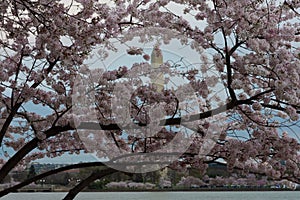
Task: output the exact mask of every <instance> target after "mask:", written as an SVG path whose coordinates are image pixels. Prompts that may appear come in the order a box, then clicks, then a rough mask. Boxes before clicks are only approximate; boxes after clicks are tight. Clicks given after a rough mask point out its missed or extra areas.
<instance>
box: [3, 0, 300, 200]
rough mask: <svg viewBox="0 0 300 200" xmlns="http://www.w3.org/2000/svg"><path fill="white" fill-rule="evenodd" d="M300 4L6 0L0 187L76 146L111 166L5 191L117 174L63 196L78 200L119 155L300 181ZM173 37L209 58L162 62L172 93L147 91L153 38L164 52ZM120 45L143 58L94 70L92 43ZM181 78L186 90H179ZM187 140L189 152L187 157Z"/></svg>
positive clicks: (272, 0)
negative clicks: (220, 165) (219, 165)
mask: <svg viewBox="0 0 300 200" xmlns="http://www.w3.org/2000/svg"><path fill="white" fill-rule="evenodd" d="M299 7H300V2H299V1H297V0H294V1H292V0H286V1H280V0H265V1H257V0H255V1H254V0H228V1H227V0H209V1H193V0H185V1H183V0H173V1H167V0H159V1H149V0H123V1H122V0H120V1H106V2H102V1H93V0H76V1H75V0H74V1H53V0H51V1H50V0H38V1H31V0H4V1H1V3H0V23H1V26H0V35H1V38H0V43H1V50H0V52H1V58H0V95H1V96H0V100H1V101H0V124H1V126H0V145H1V148H2V153H1V155H2V156H1V169H0V180H3V179H4V178H5V176H7V175H8V173H9V172H10V171H11V170H13V169H15V168H18V167H19V168H20V167H23V166H24V165H25V164H26V163H28V162H30V161H32V160H36V159H38V158H42V157H45V156H47V157H57V156H60V155H62V154H63V153H65V152H68V153H71V154H72V153H81V152H84V151H86V152H88V151H95V152H96V153H97V154H98V156H99V157H106V158H110V159H111V160H110V161H108V162H107V163H105V162H95V163H82V164H78V165H76V164H75V165H72V166H69V167H67V168H62V169H57V170H55V171H52V172H48V173H46V174H41V175H38V176H37V177H33V178H31V179H30V180H27V181H24V183H23V184H22V183H21V184H19V185H16V186H13V187H12V188H10V189H6V190H4V191H2V192H0V194H1V195H2V196H3V195H5V194H7V193H8V192H12V191H14V190H16V189H18V188H20V187H22V186H24V185H26V184H29V183H31V182H33V181H35V180H37V179H40V178H43V177H44V176H48V175H51V174H52V173H58V172H60V171H63V170H67V169H70V168H72V167H74V168H80V167H90V166H91V165H93V166H102V165H103V164H107V166H109V167H108V169H106V170H104V171H102V172H98V171H96V172H93V173H92V174H91V175H90V176H89V177H87V179H86V180H83V181H82V182H81V183H79V184H78V185H77V186H76V187H75V188H74V189H72V190H71V191H70V193H69V194H68V195H67V196H66V197H65V199H72V198H74V197H75V196H76V194H77V193H78V192H80V191H81V190H82V189H83V188H84V187H85V186H86V185H88V184H89V183H90V182H92V181H94V180H96V179H99V178H101V177H103V176H104V175H106V174H109V173H113V172H114V171H116V170H118V167H117V166H115V164H116V162H117V161H118V159H119V160H121V161H122V163H123V164H124V163H125V162H127V161H128V159H127V158H131V157H132V155H134V156H136V155H139V154H141V155H148V154H149V155H151V159H150V160H149V159H148V158H147V159H144V157H142V158H143V159H144V160H142V161H141V162H138V163H137V162H134V164H135V165H137V164H138V165H142V166H145V165H151V166H155V167H157V166H165V165H169V167H171V168H173V169H178V170H184V169H185V168H186V167H190V166H191V167H194V168H199V170H200V171H201V173H203V174H204V173H205V169H206V168H207V164H208V163H211V162H219V161H220V159H221V161H222V162H225V163H226V165H227V166H228V170H232V169H240V170H242V171H244V172H252V173H258V174H265V175H267V176H269V177H272V178H274V179H288V180H291V181H294V182H298V183H299V182H300V170H299V169H300V155H299V150H300V146H299V141H298V138H297V134H298V132H299V130H300V129H299V127H298V123H299V113H300V101H299V97H300V90H299V86H300V85H299V84H300V80H299V79H300V78H299V77H300V62H299V59H300V51H299V50H300V47H299V41H300V30H299V28H298V27H299V14H300V13H299V12H298V11H299ZM136 40H138V42H135V44H134V46H132V45H131V44H132V43H130V42H132V41H136ZM174 40H175V41H179V42H180V45H181V46H182V47H186V48H187V49H188V50H189V51H194V52H198V56H199V62H198V64H197V63H196V62H195V63H196V64H195V63H194V62H193V63H192V64H191V65H188V66H186V67H183V68H180V67H178V65H177V64H178V62H177V60H173V62H169V61H168V62H167V61H164V63H162V64H161V67H160V68H159V69H160V72H159V73H161V72H163V73H164V74H165V76H166V77H165V78H166V86H165V88H164V89H163V90H159V89H158V87H156V86H155V84H152V83H151V81H150V82H148V83H147V84H141V83H140V82H139V81H140V79H139V77H140V76H141V74H142V76H146V75H149V77H150V78H149V80H154V79H155V76H154V78H153V69H152V71H151V65H150V64H149V63H148V60H149V59H150V56H149V55H148V54H147V51H146V50H145V49H143V47H144V46H145V44H150V43H151V42H152V43H153V42H157V41H158V43H159V44H160V45H161V46H162V47H161V49H162V51H163V48H164V47H165V48H167V45H168V44H169V43H171V42H172V41H174ZM116 41H118V43H120V44H125V45H127V53H128V54H129V55H128V56H133V57H139V56H140V57H141V58H142V59H144V60H143V62H139V63H134V64H132V65H128V66H127V63H126V62H124V64H123V65H121V66H119V67H118V68H116V69H111V70H110V69H108V70H101V66H100V67H99V68H98V69H89V68H88V66H87V64H86V60H88V59H89V56H90V55H91V54H93V49H94V48H100V49H101V51H99V56H100V58H101V59H103V60H105V59H106V57H107V54H108V53H110V54H112V52H116V51H121V49H117V45H115V42H116ZM129 58H131V57H129ZM187 59H189V58H187ZM179 60H180V59H179ZM99 65H101V62H99ZM154 72H155V70H154ZM154 75H155V73H154ZM172 76H173V77H174V76H175V77H177V78H180V80H182V81H181V82H180V83H181V84H183V86H179V85H178V84H175V85H176V87H175V88H174V87H173V88H172V87H169V86H168V83H167V82H168V79H170V80H172ZM79 77H81V78H79ZM79 80H80V81H81V82H80V81H79ZM154 82H155V81H154ZM80 83H84V84H81V85H82V86H87V85H88V86H89V87H80V86H81V85H80ZM171 83H172V81H171ZM173 83H174V81H173ZM220 85H221V86H220ZM125 86H128V87H125ZM128 88H131V89H130V90H129V89H128ZM217 89H220V91H218V90H217ZM122 90H124V93H123V95H124V96H126V98H127V97H129V98H128V99H126V101H121V100H122V98H121V97H120V95H122V93H121V92H122ZM178 91H179V92H178ZM180 91H181V92H180ZM182 91H186V92H187V93H186V94H187V95H186V96H184V92H182ZM126 92H129V94H126ZM76 94H77V96H76ZM78 94H80V95H78ZM83 94H84V95H83ZM74 99H75V100H76V101H74ZM91 100H92V101H91ZM195 100H196V102H197V103H198V104H197V106H195V105H194V103H195ZM91 102H92V104H91ZM128 102H129V103H130V104H128ZM80 105H82V110H80V109H78V108H79V106H80ZM74 107H75V108H76V109H74ZM157 107H158V108H160V109H156V108H157ZM124 108H127V109H125V110H124ZM119 111H122V112H121V113H120V112H119ZM78 112H79V113H78ZM82 113H85V114H86V115H84V116H83V115H82ZM163 115H164V116H163ZM91 116H93V117H95V118H93V120H90V119H91V118H87V117H91ZM118 117H119V118H118ZM224 117H225V120H224ZM88 119H89V120H88ZM151 119H152V120H151ZM153 119H155V120H153ZM158 119H159V120H158ZM218 120H219V121H220V123H221V125H222V127H221V128H220V126H218V124H217V123H216V122H217V121H218ZM224 122H225V123H224ZM149 124H152V125H153V126H154V127H155V132H151V129H149V128H148V129H147V127H149V126H147V125H149ZM216 124H217V125H216ZM153 126H151V127H153ZM157 127H160V128H158V129H156V128H157ZM182 127H183V128H182ZM99 129H100V130H99ZM136 129H138V130H140V131H139V132H136V131H135V130H136ZM95 130H96V131H97V134H93V135H92V137H90V136H91V133H93V132H94V131H95ZM141 130H142V131H141ZM189 130H192V131H193V134H189V132H188V131H189ZM216 130H218V131H219V132H218V134H215V135H214V137H207V136H208V135H211V134H210V133H215V132H216ZM283 133H287V134H283ZM187 135H188V138H189V139H191V138H192V140H191V145H188V146H187V148H186V149H185V151H184V152H176V151H175V150H176V149H177V147H179V146H176V145H177V144H178V145H180V143H181V142H182V141H185V138H186V137H185V136H187ZM191 135H192V137H190V136H191ZM216 135H217V136H218V137H215V136H216ZM177 136H178V137H177ZM88 139H90V140H88ZM91 139H92V140H91ZM91 141H92V142H91ZM207 141H214V144H213V145H211V143H206V142H207ZM103 144H104V145H103ZM169 144H172V145H173V144H176V145H175V146H173V148H171V147H170V146H168V145H169ZM93 145H94V146H93ZM185 145H186V144H185ZM205 145H210V148H209V151H206V150H205V148H204V150H203V148H202V147H203V146H205ZM166 146H167V147H168V148H167V150H165V149H164V147H166ZM160 149H163V151H160ZM161 155H164V156H166V155H167V156H168V155H170V156H171V157H170V158H172V159H171V161H172V162H171V163H168V162H167V161H169V160H161V158H162V156H161ZM173 155H175V157H174V156H173ZM155 156H158V159H153V158H155ZM172 156H173V157H172ZM137 158H141V157H137ZM174 158H177V159H176V160H174ZM125 164H127V165H128V166H130V165H132V163H125ZM155 167H154V168H155ZM154 168H153V169H154ZM130 169H132V168H130V167H129V168H128V169H127V171H130Z"/></svg>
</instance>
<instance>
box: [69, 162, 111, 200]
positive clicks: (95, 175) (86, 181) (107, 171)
mask: <svg viewBox="0 0 300 200" xmlns="http://www.w3.org/2000/svg"><path fill="white" fill-rule="evenodd" d="M115 172H117V170H115V169H110V168H109V169H104V170H101V171H95V172H93V173H92V174H91V175H90V176H89V177H87V178H86V179H84V180H83V181H81V182H80V183H79V184H78V185H76V186H75V187H74V188H72V189H71V190H70V191H69V193H68V194H67V195H66V196H65V198H63V200H72V199H74V198H75V197H76V195H77V194H78V193H79V192H81V191H82V190H83V189H84V188H85V187H87V186H88V185H89V184H91V183H92V182H94V181H95V180H97V179H101V178H103V177H104V176H107V175H109V174H112V173H115Z"/></svg>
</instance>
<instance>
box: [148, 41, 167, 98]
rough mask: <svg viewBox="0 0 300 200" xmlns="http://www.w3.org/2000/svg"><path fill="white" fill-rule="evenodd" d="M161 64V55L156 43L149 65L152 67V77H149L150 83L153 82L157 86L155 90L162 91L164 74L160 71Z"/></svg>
mask: <svg viewBox="0 0 300 200" xmlns="http://www.w3.org/2000/svg"><path fill="white" fill-rule="evenodd" d="M162 64H163V55H162V52H161V49H160V48H159V45H158V44H156V45H155V46H154V48H153V51H152V54H151V66H152V68H153V71H154V73H153V75H154V76H153V77H151V83H153V84H154V85H155V86H156V87H157V91H159V92H160V91H162V90H163V89H164V83H165V80H164V74H163V72H161V70H160V69H159V68H160V65H162Z"/></svg>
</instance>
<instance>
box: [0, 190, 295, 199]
mask: <svg viewBox="0 0 300 200" xmlns="http://www.w3.org/2000/svg"><path fill="white" fill-rule="evenodd" d="M65 195H66V193H14V194H9V195H7V196H5V197H2V198H1V200H56V199H57V200H59V199H62V198H63V197H64V196H65ZM124 199H125V200H127V199H130V200H182V199H186V200H299V199H300V192H299V191H296V192H295V191H291V192H285V191H284V192H283V191H278V192H276V191H268V192H83V193H80V194H79V195H78V196H77V197H76V199H75V200H124Z"/></svg>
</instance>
